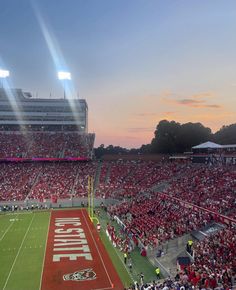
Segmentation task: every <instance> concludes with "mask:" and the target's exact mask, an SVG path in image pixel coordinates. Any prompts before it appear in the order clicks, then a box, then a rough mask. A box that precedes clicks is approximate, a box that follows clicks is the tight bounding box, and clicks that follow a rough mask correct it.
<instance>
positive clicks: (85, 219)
mask: <svg viewBox="0 0 236 290" xmlns="http://www.w3.org/2000/svg"><path fill="white" fill-rule="evenodd" d="M82 215H83V218H84V220H85V223H86V225H87V228H88V230H89V233H90V235H91V237H92V239H93V242H94V245H95V247H96V249H97V252H98V255H99V257H100V259H101V262H102V265H103V267H104V270H105V272H106V274H107V277H108V280H109V283H110V285H111V289H112V288H113V283H112V281H111V278H110V276H109V274H108V272H107V268H106V266H105V263H104V261H103V258H102V256H101V253H100V251H99V249H98V246H97V243H96V242H95V240H94V236H93V235H92V232H91V229H90V227H89V225H88V222H87V218H86V217H85V216H84V211H83V210H82ZM105 289H109V288H105Z"/></svg>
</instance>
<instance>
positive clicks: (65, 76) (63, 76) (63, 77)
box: [57, 71, 71, 80]
mask: <svg viewBox="0 0 236 290" xmlns="http://www.w3.org/2000/svg"><path fill="white" fill-rule="evenodd" d="M57 75H58V79H59V80H71V74H70V72H67V71H59V72H58V73H57Z"/></svg>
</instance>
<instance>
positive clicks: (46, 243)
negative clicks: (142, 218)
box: [39, 211, 51, 290]
mask: <svg viewBox="0 0 236 290" xmlns="http://www.w3.org/2000/svg"><path fill="white" fill-rule="evenodd" d="M50 223H51V211H50V217H49V222H48V231H47V240H46V242H45V247H44V257H43V264H42V270H41V278H40V284H39V290H40V289H41V287H42V278H43V269H44V263H45V257H46V250H47V245H48V233H49V227H50Z"/></svg>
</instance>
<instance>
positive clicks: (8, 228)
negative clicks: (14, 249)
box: [0, 222, 14, 242]
mask: <svg viewBox="0 0 236 290" xmlns="http://www.w3.org/2000/svg"><path fill="white" fill-rule="evenodd" d="M13 223H14V222H10V225H9V226H8V227H7V229H6V231H5V233H4V234H3V235H2V237H1V239H0V242H1V241H2V240H3V238H4V237H5V235H6V234H7V232H8V231H9V230H10V228H11V226H12V225H13Z"/></svg>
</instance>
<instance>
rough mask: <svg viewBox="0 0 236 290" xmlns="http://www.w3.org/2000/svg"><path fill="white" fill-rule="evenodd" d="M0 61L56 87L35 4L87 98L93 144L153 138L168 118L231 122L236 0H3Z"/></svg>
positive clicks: (26, 79) (42, 85) (26, 80)
mask: <svg viewBox="0 0 236 290" xmlns="http://www.w3.org/2000/svg"><path fill="white" fill-rule="evenodd" d="M0 5H1V9H0V66H2V67H3V66H4V67H6V68H8V69H9V70H10V72H11V82H12V84H13V86H14V87H19V88H22V89H24V90H26V91H31V92H32V93H33V95H34V96H35V95H36V94H37V95H38V96H39V97H48V96H49V95H50V94H51V95H52V96H53V97H62V96H63V89H62V87H61V84H60V82H59V81H58V80H57V75H56V67H55V64H54V62H53V58H52V55H51V54H50V50H49V48H48V45H47V42H46V41H45V38H44V36H43V33H42V29H41V27H40V24H39V21H38V18H37V16H36V13H35V9H34V8H33V7H37V8H36V10H37V11H38V13H40V15H41V17H42V19H43V22H44V24H45V26H46V27H47V29H48V31H49V32H50V35H51V36H52V37H53V39H54V41H55V42H56V43H57V47H58V48H59V50H60V52H61V55H62V56H63V58H64V60H65V62H66V64H67V68H68V69H69V70H70V71H71V73H72V77H73V84H74V87H75V90H76V91H77V92H79V95H80V97H82V98H85V99H86V100H87V102H88V105H89V129H90V131H91V132H95V133H96V140H97V141H96V145H99V144H101V143H104V144H106V145H108V144H115V145H121V146H127V147H138V146H140V145H141V144H146V143H149V142H150V140H151V138H152V137H153V132H154V129H155V126H156V125H157V124H158V122H159V121H160V120H161V119H163V118H165V119H169V120H172V119H174V120H176V121H179V122H187V121H192V122H198V121H199V122H202V123H203V124H204V125H206V126H209V127H211V128H212V129H213V131H215V130H217V129H219V128H220V127H221V126H222V125H223V124H230V123H234V122H235V116H236V101H235V91H236V73H235V71H236V36H235V35H236V1H228V0H227V1H223V0H221V1H218V0H212V1H210V0H195V1H192V0H178V1H177V0H176V1H174V0H172V1H168V0H163V1H158V0H155V1H153V0H142V1H140V0H129V1H127V0H126V1H122V0H119V1H118V0H106V1H105V0H93V1H92V0H84V1H81V0H68V1H62V0H50V1H48V0H40V1H39V0H38V1H27V0H1V3H0Z"/></svg>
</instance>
